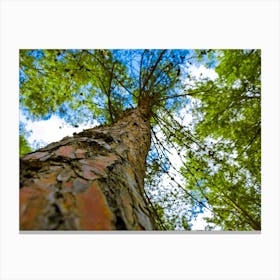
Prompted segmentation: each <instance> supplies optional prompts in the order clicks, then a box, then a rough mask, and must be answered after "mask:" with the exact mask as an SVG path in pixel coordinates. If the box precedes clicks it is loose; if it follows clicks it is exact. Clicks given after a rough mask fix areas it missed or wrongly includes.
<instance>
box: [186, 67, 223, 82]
mask: <svg viewBox="0 0 280 280" xmlns="http://www.w3.org/2000/svg"><path fill="white" fill-rule="evenodd" d="M189 72H190V74H191V75H192V76H195V77H197V78H199V77H203V78H209V79H211V80H215V79H217V78H218V74H217V73H216V72H215V70H214V69H210V68H206V67H205V66H204V65H200V66H199V67H197V66H195V65H192V66H191V67H189Z"/></svg>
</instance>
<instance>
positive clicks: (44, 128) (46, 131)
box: [21, 116, 93, 144]
mask: <svg viewBox="0 0 280 280" xmlns="http://www.w3.org/2000/svg"><path fill="white" fill-rule="evenodd" d="M21 120H23V121H24V122H25V123H26V130H27V131H29V130H30V131H32V133H31V135H30V136H29V137H28V141H29V143H30V144H32V143H33V142H34V141H42V142H44V143H46V144H49V143H52V142H56V141H59V140H61V139H62V138H63V137H65V136H72V135H73V133H74V132H76V133H78V132H80V131H82V130H84V129H87V128H90V127H93V125H80V126H79V127H77V128H76V127H72V126H70V125H67V124H66V123H65V122H64V121H63V120H62V119H61V118H59V117H58V116H52V117H51V118H50V119H49V120H40V121H35V122H32V121H28V120H26V119H25V118H24V117H23V116H21Z"/></svg>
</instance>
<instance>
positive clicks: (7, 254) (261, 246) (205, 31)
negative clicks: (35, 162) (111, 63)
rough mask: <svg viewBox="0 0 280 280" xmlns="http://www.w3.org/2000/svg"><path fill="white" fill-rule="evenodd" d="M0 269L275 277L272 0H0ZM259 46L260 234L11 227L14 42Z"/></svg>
mask: <svg viewBox="0 0 280 280" xmlns="http://www.w3.org/2000/svg"><path fill="white" fill-rule="evenodd" d="M0 18H1V60H0V62H1V84H0V85H1V96H0V98H1V99H0V105H1V110H0V114H1V115H0V116H1V119H0V120H1V134H0V135H1V153H0V160H1V176H0V180H1V181H0V182H1V184H0V186H1V193H0V199H1V203H0V207H1V208H0V209H1V227H0V228H1V244H0V252H1V255H0V256H1V259H0V261H1V262H0V278H1V279H3V280H4V279H5V280H6V279H29V280H33V279H36V280H39V279H67V280H71V279H81V280H82V279H122V280H125V279H174V280H176V279H215V280H218V279H254V280H258V279H259V280H260V279H266V280H269V279H280V272H279V264H280V258H279V236H280V234H279V222H280V217H279V212H280V211H279V186H280V184H279V175H278V172H279V170H280V169H279V143H280V141H279V127H280V125H279V92H280V91H279V77H280V75H279V49H280V46H279V34H280V31H279V2H278V1H277V0H275V1H272V0H264V1H253V0H251V1H210V0H207V1H149V2H148V1H142V2H136V1H130V2H129V1H123V2H121V1H116V0H115V1H103V2H97V1H91V2H90V1H45V2H44V1H30V2H28V1H25V0H20V1H13V0H6V1H3V0H2V2H1V15H0ZM54 47H55V48H92V47H95V48H124V47H127V48H136V47H137V48H142V47H148V48H152V47H156V48H162V47H165V48H261V49H262V58H263V60H262V62H263V70H262V71H263V72H262V73H263V76H262V77H263V84H262V91H263V99H262V112H263V119H262V133H263V134H262V152H263V154H262V159H263V166H262V184H263V230H262V233H261V234H258V235H256V234H255V235H247V234H246V235H236V234H232V235H231V234H227V235H222V234H215V235H206V234H201V235H195V234H190V235H181V234H180V235H177V234H175V235H172V234H165V235H158V234H150V235H149V234H145V235H139V234H133V235H129V234H125V235H124V234H118V235H108V234H56V235H54V234H37V235H35V234H19V231H18V200H17V198H18V187H17V186H18V157H17V155H18V148H17V145H18V143H17V137H18V130H17V124H18V123H17V122H18V110H17V104H18V49H19V48H54Z"/></svg>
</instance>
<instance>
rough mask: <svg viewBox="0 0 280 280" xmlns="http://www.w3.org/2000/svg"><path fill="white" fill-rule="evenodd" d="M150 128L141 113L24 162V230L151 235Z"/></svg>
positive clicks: (55, 145) (68, 140)
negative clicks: (147, 168) (146, 187)
mask: <svg viewBox="0 0 280 280" xmlns="http://www.w3.org/2000/svg"><path fill="white" fill-rule="evenodd" d="M150 139H151V135H150V123H149V120H148V118H147V115H146V114H145V112H143V110H141V109H140V108H137V109H131V110H129V111H128V112H127V113H126V116H124V117H123V118H121V119H120V120H119V121H117V122H116V123H115V124H113V125H111V126H104V127H102V126H100V127H97V128H92V129H88V130H84V131H83V132H81V133H79V134H76V135H74V136H73V137H65V138H64V139H62V140H61V141H59V142H55V143H52V144H50V145H48V146H47V147H45V148H42V149H40V150H38V151H36V152H33V153H30V154H28V155H25V156H23V157H22V158H21V159H20V229H21V230H115V229H118V230H125V229H127V230H152V229H156V223H155V221H154V219H153V216H152V214H151V212H150V210H149V206H148V203H147V201H146V197H145V193H144V176H145V161H146V156H147V153H148V151H149V148H150Z"/></svg>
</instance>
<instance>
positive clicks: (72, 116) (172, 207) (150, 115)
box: [20, 50, 260, 230]
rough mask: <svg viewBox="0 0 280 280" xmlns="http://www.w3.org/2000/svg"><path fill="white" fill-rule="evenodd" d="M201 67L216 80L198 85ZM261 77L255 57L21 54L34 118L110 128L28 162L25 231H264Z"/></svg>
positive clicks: (24, 94)
mask: <svg viewBox="0 0 280 280" xmlns="http://www.w3.org/2000/svg"><path fill="white" fill-rule="evenodd" d="M206 55H208V61H206V59H205V56H206ZM199 59H200V60H201V62H200V63H203V64H205V63H206V62H208V63H209V65H210V67H213V66H215V65H217V64H218V67H217V68H216V69H217V70H216V71H217V72H218V74H219V79H217V80H216V81H210V80H201V79H200V80H198V81H195V80H194V78H192V77H190V76H189V71H188V68H189V66H190V65H191V64H192V63H198V62H199ZM251 61H252V62H253V64H254V65H255V66H252V67H251V66H248V64H251ZM233 69H235V70H234V71H232V70H233ZM232 72H234V73H235V74H233V73H232ZM259 76H260V53H259V52H258V51H255V50H253V51H251V50H250V51H243V50H238V51H213V50H207V51H206V50H205V51H204V50H203V51H198V52H194V51H188V50H21V52H20V93H21V94H20V104H21V107H22V108H23V109H24V110H25V112H26V114H28V116H29V117H30V118H32V119H34V120H35V119H38V118H44V119H47V118H49V117H50V115H51V114H54V113H55V114H58V115H59V116H60V117H63V118H64V119H65V120H66V121H68V122H69V123H71V124H72V125H73V126H78V125H80V124H82V123H85V122H91V123H92V122H93V121H94V120H98V122H99V123H100V124H101V126H99V127H97V128H93V129H90V130H86V131H84V132H82V133H80V134H76V135H74V136H73V137H72V138H71V137H70V138H65V139H63V140H62V141H60V142H57V143H54V144H50V145H48V146H47V147H45V148H42V149H40V150H38V151H37V152H35V153H31V154H29V155H26V156H25V157H23V158H21V178H22V179H21V228H22V229H186V230H189V229H190V228H191V225H190V221H191V219H193V218H195V217H196V216H197V215H198V214H199V213H202V212H203V211H204V210H205V209H208V211H210V213H211V215H212V216H211V218H210V219H209V222H211V223H212V225H215V224H216V225H218V226H219V227H220V228H221V229H234V230H248V229H260V205H259V204H260V203H259V202H260V184H259V185H256V184H258V183H260V173H259V169H260V162H259V160H260V157H259V158H258V157H257V154H258V153H259V154H260V146H259V142H257V141H258V140H257V139H258V138H260V137H259V136H258V134H257V133H260V131H258V128H260V122H259V127H257V126H253V124H252V115H254V116H255V119H258V120H260V102H259V99H260V80H259ZM233 92H234V93H233ZM251 95H253V96H254V98H253V97H252V96H251ZM246 96H247V99H246ZM255 98H256V99H255ZM253 99H254V100H255V103H254V106H251V105H252V104H253V103H249V100H253ZM244 100H245V101H244ZM232 102H233V103H237V105H233V104H232ZM250 102H253V101H250ZM229 104H230V105H229ZM191 105H192V108H193V109H192V112H193V114H194V115H195V116H196V117H195V118H194V120H195V121H194V122H193V125H189V124H187V123H186V122H185V121H184V113H185V112H186V110H190V108H191V107H190V106H191ZM207 108H209V110H208V109H207ZM222 108H224V109H225V111H226V112H225V113H223V114H222V113H221V112H220V111H221V109H222ZM226 108H228V109H226ZM222 112H223V111H222ZM214 115H217V118H218V119H219V121H213V118H214ZM221 116H222V117H221ZM241 120H243V122H242V121H241ZM238 121H239V123H238ZM209 123H211V125H209ZM257 123H258V121H256V122H254V124H256V125H257ZM225 124H226V125H227V126H224V125H225ZM240 127H241V130H240ZM253 134H254V135H255V136H253ZM171 155H172V156H171ZM176 155H177V159H181V160H182V164H183V167H181V166H178V165H177V164H176V163H175V162H174V156H176ZM249 155H250V158H251V159H252V155H254V156H255V157H256V161H255V162H254V163H251V164H250V163H249V161H250V160H249V159H248V156H249ZM245 156H246V157H247V160H246V157H245ZM241 157H242V159H241ZM237 158H238V159H237ZM179 169H180V170H179ZM180 174H181V175H180ZM182 175H183V176H182ZM144 178H145V188H144ZM163 180H164V183H163ZM160 186H162V187H160ZM233 189H234V191H233ZM248 201H249V203H248ZM245 202H246V203H247V204H246V203H245ZM245 204H246V205H245ZM39 206H40V207H39ZM209 228H210V226H209Z"/></svg>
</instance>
